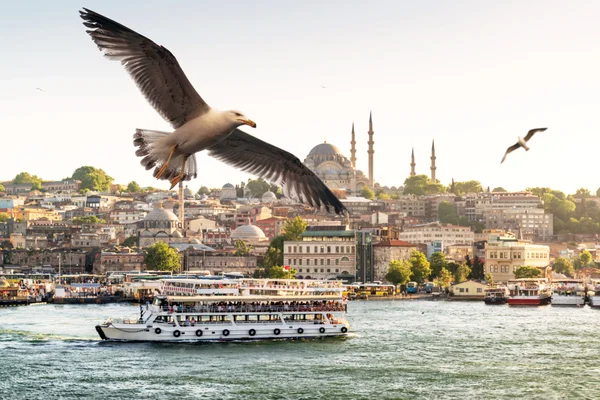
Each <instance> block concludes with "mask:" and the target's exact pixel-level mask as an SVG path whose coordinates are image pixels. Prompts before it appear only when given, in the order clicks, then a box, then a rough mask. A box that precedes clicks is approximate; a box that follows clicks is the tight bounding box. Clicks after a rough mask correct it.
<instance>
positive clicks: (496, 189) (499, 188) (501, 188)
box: [492, 186, 506, 193]
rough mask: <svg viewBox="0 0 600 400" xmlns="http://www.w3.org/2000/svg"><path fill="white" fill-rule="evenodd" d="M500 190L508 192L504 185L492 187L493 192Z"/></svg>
mask: <svg viewBox="0 0 600 400" xmlns="http://www.w3.org/2000/svg"><path fill="white" fill-rule="evenodd" d="M499 192H506V189H504V188H503V187H502V186H498V187H495V188H493V189H492V193H499Z"/></svg>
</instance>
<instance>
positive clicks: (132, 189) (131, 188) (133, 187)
mask: <svg viewBox="0 0 600 400" xmlns="http://www.w3.org/2000/svg"><path fill="white" fill-rule="evenodd" d="M126 190H127V191H128V192H129V193H141V191H142V188H141V187H140V185H138V184H137V182H136V181H131V182H129V184H128V185H127V189H126Z"/></svg>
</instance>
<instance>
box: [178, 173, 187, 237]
mask: <svg viewBox="0 0 600 400" xmlns="http://www.w3.org/2000/svg"><path fill="white" fill-rule="evenodd" d="M183 204H184V199H183V182H179V210H178V211H179V213H178V214H179V224H180V225H179V226H180V228H181V232H182V233H183V231H184V228H185V218H184V215H185V214H184V212H183Z"/></svg>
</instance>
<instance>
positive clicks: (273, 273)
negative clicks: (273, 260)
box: [267, 265, 297, 279]
mask: <svg viewBox="0 0 600 400" xmlns="http://www.w3.org/2000/svg"><path fill="white" fill-rule="evenodd" d="M296 272H297V271H296V270H295V269H293V268H290V269H289V270H288V271H286V270H285V269H283V267H282V266H281V265H276V266H274V267H272V268H269V269H268V270H267V273H268V275H269V278H272V279H293V278H295V277H296Z"/></svg>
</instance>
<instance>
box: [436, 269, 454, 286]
mask: <svg viewBox="0 0 600 400" xmlns="http://www.w3.org/2000/svg"><path fill="white" fill-rule="evenodd" d="M433 281H434V282H435V284H436V285H438V286H441V287H443V288H447V287H449V286H450V282H452V273H451V272H450V271H448V270H447V269H446V268H442V269H441V270H440V272H439V273H438V276H437V278H435V279H434V280H433Z"/></svg>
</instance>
